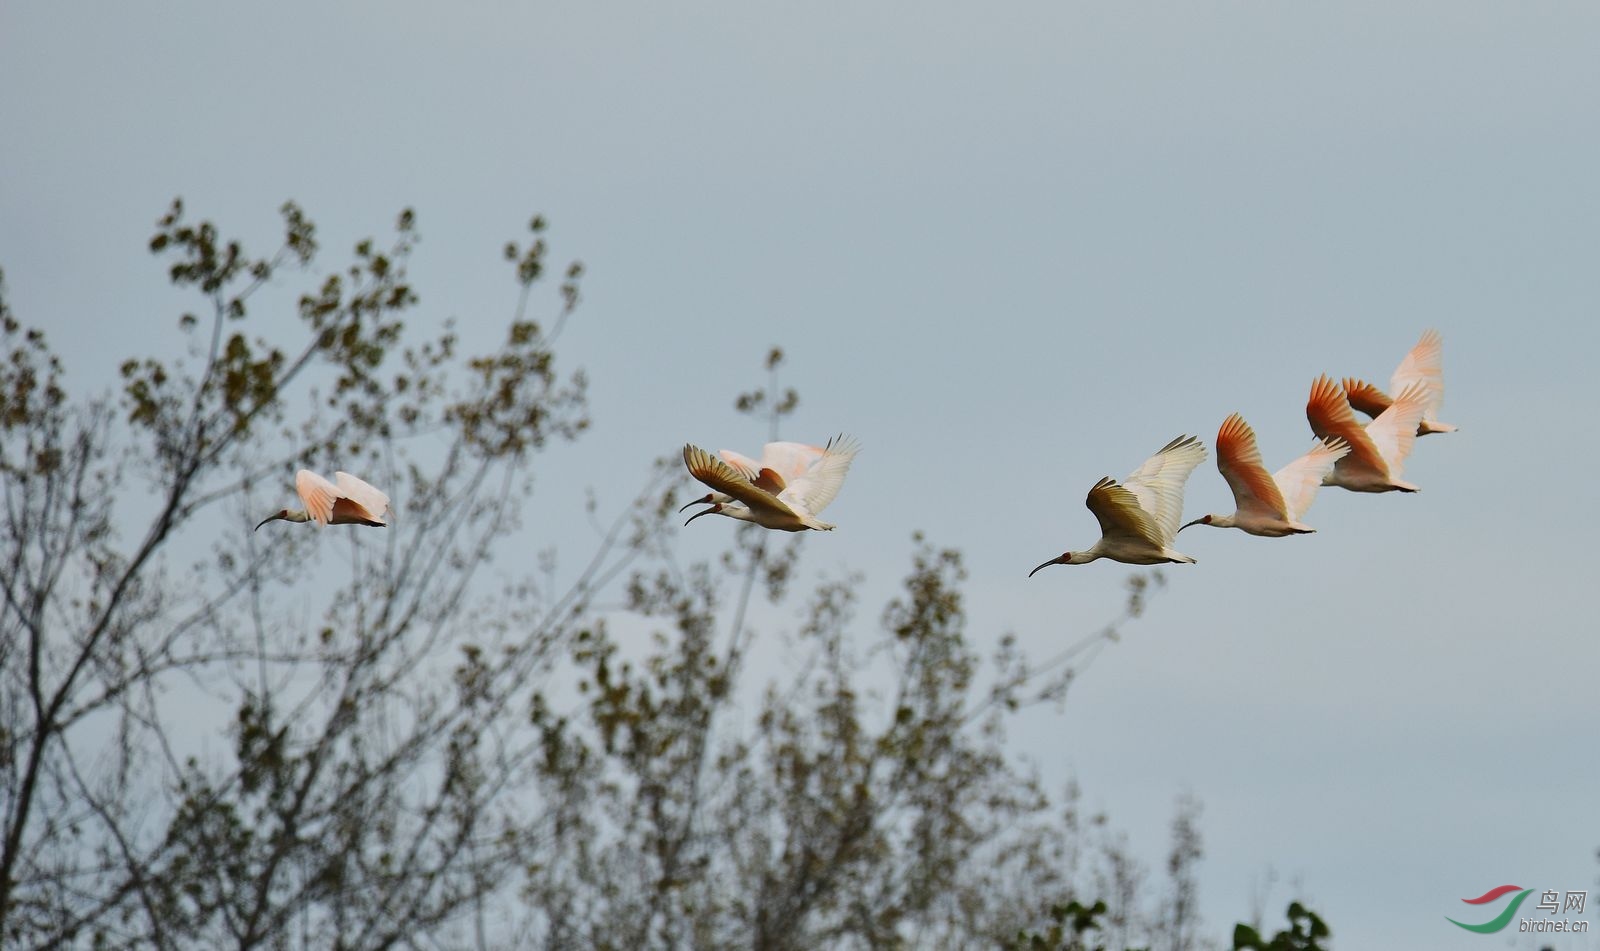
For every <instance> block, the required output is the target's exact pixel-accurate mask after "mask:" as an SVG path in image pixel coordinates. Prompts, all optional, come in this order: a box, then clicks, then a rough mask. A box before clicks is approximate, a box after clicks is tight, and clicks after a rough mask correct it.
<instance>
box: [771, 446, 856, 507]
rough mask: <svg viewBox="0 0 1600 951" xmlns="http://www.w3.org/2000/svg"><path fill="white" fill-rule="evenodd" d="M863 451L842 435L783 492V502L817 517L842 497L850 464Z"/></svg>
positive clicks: (792, 480)
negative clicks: (842, 488)
mask: <svg viewBox="0 0 1600 951" xmlns="http://www.w3.org/2000/svg"><path fill="white" fill-rule="evenodd" d="M860 451H861V445H860V444H859V443H857V442H856V441H855V440H854V439H852V438H850V437H849V436H843V435H841V436H838V437H835V438H833V439H830V440H828V445H827V447H826V448H825V449H824V450H823V451H822V455H821V456H819V457H817V459H816V460H815V461H814V462H812V463H811V465H810V466H808V467H807V468H806V470H805V471H804V472H803V473H801V474H800V475H799V476H796V477H795V478H793V479H791V480H789V487H788V488H787V489H785V490H784V491H783V494H782V496H781V498H782V499H783V500H785V501H789V502H792V503H794V504H797V505H800V506H802V507H803V508H804V509H805V510H806V511H807V512H809V513H811V514H812V515H816V514H817V513H819V512H821V511H822V510H823V509H825V508H827V507H828V505H829V504H830V503H831V502H832V501H833V498H834V496H836V495H838V494H839V487H840V486H841V485H844V477H845V474H846V473H848V472H849V471H850V461H851V460H852V459H854V458H855V456H856V453H858V452H860Z"/></svg>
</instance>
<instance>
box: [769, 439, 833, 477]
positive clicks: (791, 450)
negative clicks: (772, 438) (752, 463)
mask: <svg viewBox="0 0 1600 951" xmlns="http://www.w3.org/2000/svg"><path fill="white" fill-rule="evenodd" d="M827 451H828V450H826V449H824V448H823V447H821V446H808V445H806V444H805V443H800V442H769V443H767V444H766V445H765V446H762V447H761V465H763V466H765V467H767V468H768V469H771V470H772V471H774V472H776V473H777V474H778V475H780V476H783V480H784V481H785V482H793V481H794V480H795V479H798V478H800V476H802V475H804V474H805V471H806V470H807V469H809V468H811V464H812V463H814V462H816V461H817V460H818V459H821V458H822V455H823V453H825V452H827Z"/></svg>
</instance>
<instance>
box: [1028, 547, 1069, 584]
mask: <svg viewBox="0 0 1600 951" xmlns="http://www.w3.org/2000/svg"><path fill="white" fill-rule="evenodd" d="M1070 564H1072V552H1070V551H1064V552H1062V553H1061V557H1060V558H1052V559H1050V560H1049V561H1047V562H1045V563H1044V564H1042V565H1040V566H1039V568H1048V567H1050V566H1051V565H1070ZM1039 568H1035V569H1033V570H1032V571H1030V572H1028V577H1030V578H1032V577H1033V576H1034V575H1036V574H1038V573H1039Z"/></svg>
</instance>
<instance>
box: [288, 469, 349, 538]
mask: <svg viewBox="0 0 1600 951" xmlns="http://www.w3.org/2000/svg"><path fill="white" fill-rule="evenodd" d="M294 490H295V491H296V492H298V493H299V494H300V502H301V504H303V505H304V506H305V507H306V514H308V515H310V516H311V517H312V519H314V520H315V521H316V523H317V524H318V525H326V524H328V520H329V519H331V518H333V504H334V503H335V502H337V501H339V489H338V487H337V486H335V485H334V484H333V483H332V482H329V481H328V480H327V479H324V478H323V477H322V476H319V475H317V474H316V473H315V472H312V471H311V470H310V469H301V470H300V471H299V472H296V473H295V474H294Z"/></svg>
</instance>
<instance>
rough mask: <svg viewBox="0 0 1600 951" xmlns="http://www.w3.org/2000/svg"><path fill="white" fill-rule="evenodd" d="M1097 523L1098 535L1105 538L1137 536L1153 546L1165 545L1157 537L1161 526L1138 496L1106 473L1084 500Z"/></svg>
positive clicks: (1130, 537) (1136, 537)
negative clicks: (1098, 526) (1098, 524)
mask: <svg viewBox="0 0 1600 951" xmlns="http://www.w3.org/2000/svg"><path fill="white" fill-rule="evenodd" d="M1083 504H1084V505H1086V506H1088V507H1089V511H1091V512H1093V513H1094V517H1095V519H1096V520H1097V521H1099V523H1100V534H1101V535H1103V536H1105V537H1106V538H1126V539H1137V540H1139V541H1143V542H1147V543H1149V544H1152V545H1162V544H1165V543H1164V542H1162V541H1161V539H1160V532H1161V529H1160V528H1159V527H1158V526H1157V525H1156V521H1155V517H1154V516H1153V515H1151V514H1150V512H1149V511H1148V510H1146V509H1145V507H1144V506H1143V505H1142V504H1140V502H1139V498H1138V496H1136V495H1134V494H1133V493H1132V492H1130V491H1129V490H1128V488H1127V486H1123V485H1118V484H1117V480H1115V479H1113V478H1111V477H1110V476H1106V477H1105V478H1103V479H1101V480H1100V481H1099V482H1096V483H1095V484H1094V488H1092V489H1090V490H1089V497H1088V498H1086V499H1084V500H1083Z"/></svg>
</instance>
